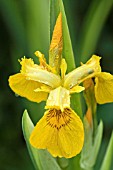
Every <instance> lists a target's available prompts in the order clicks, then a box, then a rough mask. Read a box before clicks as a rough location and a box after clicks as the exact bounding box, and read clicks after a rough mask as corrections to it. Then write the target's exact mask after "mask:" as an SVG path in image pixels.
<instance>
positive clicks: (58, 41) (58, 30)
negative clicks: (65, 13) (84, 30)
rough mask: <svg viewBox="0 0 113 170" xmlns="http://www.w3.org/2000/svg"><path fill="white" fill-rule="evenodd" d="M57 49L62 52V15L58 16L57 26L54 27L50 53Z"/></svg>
mask: <svg viewBox="0 0 113 170" xmlns="http://www.w3.org/2000/svg"><path fill="white" fill-rule="evenodd" d="M56 47H57V48H58V50H59V51H60V52H61V51H62V14H61V13H60V14H59V15H58V18H57V21H56V25H55V27H54V31H53V35H52V40H51V45H50V51H51V50H52V49H54V48H56Z"/></svg>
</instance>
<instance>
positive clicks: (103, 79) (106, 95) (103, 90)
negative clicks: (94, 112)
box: [95, 72, 113, 104]
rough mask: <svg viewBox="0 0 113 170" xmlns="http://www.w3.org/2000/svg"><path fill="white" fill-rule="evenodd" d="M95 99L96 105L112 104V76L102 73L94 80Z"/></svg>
mask: <svg viewBox="0 0 113 170" xmlns="http://www.w3.org/2000/svg"><path fill="white" fill-rule="evenodd" d="M95 82H96V85H95V97H96V100H97V103H99V104H104V103H109V102H113V75H111V74H110V73H105V72H102V73H100V74H98V75H97V77H96V79H95Z"/></svg>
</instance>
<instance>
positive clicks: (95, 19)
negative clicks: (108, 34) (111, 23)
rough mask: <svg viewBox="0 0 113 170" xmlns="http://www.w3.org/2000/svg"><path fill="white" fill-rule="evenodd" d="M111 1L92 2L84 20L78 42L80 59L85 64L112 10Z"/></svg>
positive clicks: (112, 1) (112, 3)
mask: <svg viewBox="0 0 113 170" xmlns="http://www.w3.org/2000/svg"><path fill="white" fill-rule="evenodd" d="M112 5H113V0H108V1H106V0H100V1H98V0H96V1H95V0H94V1H92V4H91V6H90V8H89V10H88V13H87V15H86V17H85V19H84V24H83V31H82V32H81V41H80V54H79V56H80V59H81V61H82V62H86V61H87V59H88V58H89V57H90V56H91V55H92V54H93V53H94V50H95V48H96V45H97V42H98V39H99V36H100V33H101V30H102V28H103V26H104V23H105V21H106V19H107V16H108V14H109V12H110V10H111V8H112Z"/></svg>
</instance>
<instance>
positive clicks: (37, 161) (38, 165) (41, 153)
mask: <svg viewBox="0 0 113 170" xmlns="http://www.w3.org/2000/svg"><path fill="white" fill-rule="evenodd" d="M33 128H34V125H33V123H32V121H31V119H30V117H29V115H28V113H27V110H25V111H24V114H23V117H22V129H23V134H24V138H25V140H26V144H27V147H28V151H29V154H30V157H31V160H32V162H33V164H34V167H35V169H39V170H46V169H49V170H53V168H54V170H61V169H60V167H59V165H58V164H57V162H56V160H55V158H53V157H52V156H51V155H50V154H49V153H48V152H47V150H38V149H35V148H33V147H32V146H31V145H30V143H29V137H30V134H31V132H32V130H33Z"/></svg>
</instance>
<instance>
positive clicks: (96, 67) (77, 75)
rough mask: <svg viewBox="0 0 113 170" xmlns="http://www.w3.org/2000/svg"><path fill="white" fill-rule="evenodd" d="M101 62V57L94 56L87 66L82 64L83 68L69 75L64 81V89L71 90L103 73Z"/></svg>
mask: <svg viewBox="0 0 113 170" xmlns="http://www.w3.org/2000/svg"><path fill="white" fill-rule="evenodd" d="M99 61H100V57H98V56H95V55H93V56H92V57H91V59H90V60H88V62H87V63H86V64H82V66H80V67H78V68H76V69H75V70H73V71H72V72H70V73H68V74H67V75H66V76H65V79H64V87H65V88H67V89H70V88H72V87H74V86H75V85H77V84H80V83H81V82H83V81H84V80H86V79H88V78H90V77H94V76H95V75H96V74H97V73H98V72H100V71H101V67H100V63H99Z"/></svg>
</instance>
